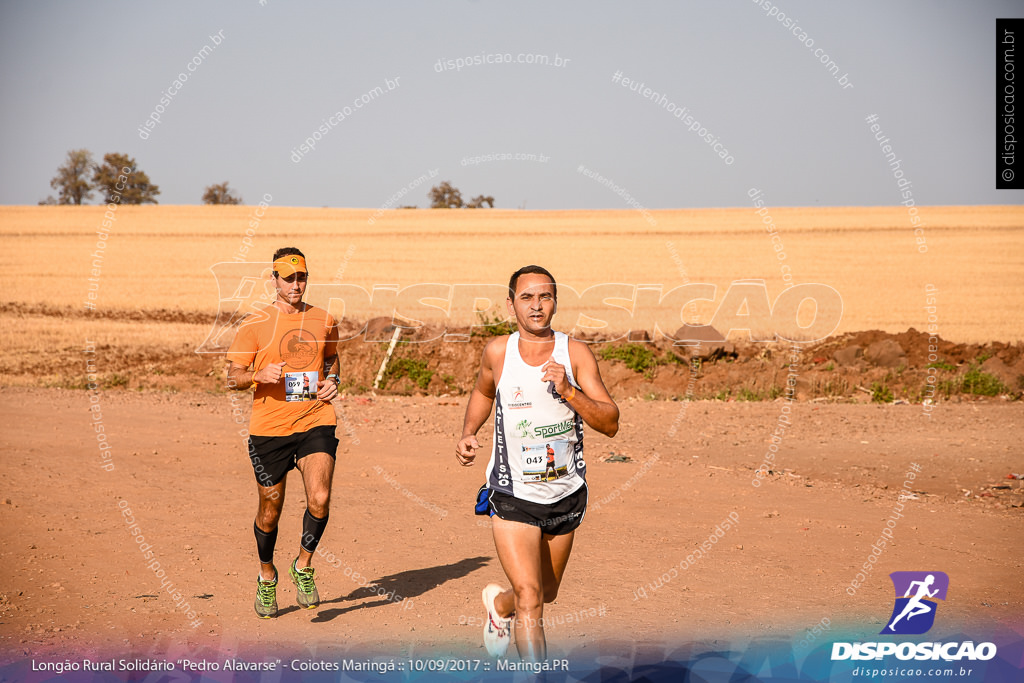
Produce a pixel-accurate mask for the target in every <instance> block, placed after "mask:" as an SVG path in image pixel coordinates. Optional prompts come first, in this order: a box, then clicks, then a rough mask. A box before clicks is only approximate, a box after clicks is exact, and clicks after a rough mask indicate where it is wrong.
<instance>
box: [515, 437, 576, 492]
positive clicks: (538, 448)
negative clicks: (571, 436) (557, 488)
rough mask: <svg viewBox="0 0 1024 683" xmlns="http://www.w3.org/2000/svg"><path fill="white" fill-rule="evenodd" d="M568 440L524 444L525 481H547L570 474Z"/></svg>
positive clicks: (522, 455) (522, 454)
mask: <svg viewBox="0 0 1024 683" xmlns="http://www.w3.org/2000/svg"><path fill="white" fill-rule="evenodd" d="M569 449H570V443H569V442H568V441H551V442H548V443H541V444H534V445H531V446H523V447H522V453H521V457H522V459H523V482H527V483H528V482H546V481H554V480H555V479H560V478H561V477H564V476H566V475H568V474H569V469H568V463H569Z"/></svg>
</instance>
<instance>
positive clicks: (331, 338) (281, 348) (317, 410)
mask: <svg viewBox="0 0 1024 683" xmlns="http://www.w3.org/2000/svg"><path fill="white" fill-rule="evenodd" d="M337 348H338V328H337V323H336V322H335V320H334V318H333V317H331V315H330V314H329V313H328V312H327V311H325V310H324V309H322V308H317V307H315V306H309V305H307V307H306V310H305V311H303V312H301V313H290V314H289V313H282V312H281V311H280V309H278V308H277V306H274V305H270V306H267V307H266V308H264V309H263V310H261V311H259V312H258V313H255V314H253V315H251V316H249V317H248V318H246V319H245V320H243V321H242V324H241V325H239V327H238V334H236V335H235V339H234V341H232V342H231V348H230V349H228V355H227V358H228V360H229V361H231V362H233V363H238V364H239V365H241V366H243V367H246V368H248V367H249V366H250V365H252V367H253V369H254V370H256V371H259V370H262V369H263V368H265V367H266V366H268V365H270V364H271V363H281V362H284V363H286V365H285V366H284V367H283V368H282V369H281V379H280V381H279V382H278V383H277V384H257V385H256V391H255V392H254V393H253V403H252V419H251V420H250V421H249V433H250V434H253V435H254V436H288V435H290V434H295V433H296V432H305V431H309V430H310V429H312V428H313V427H320V426H323V425H336V424H338V419H337V417H335V415H334V407H333V406H332V405H331V404H330V403H324V402H323V401H319V400H316V399H315V398H314V399H313V400H308V401H306V400H291V401H286V400H285V383H286V373H299V372H317V373H318V375H317V380H322V379H324V378H325V376H324V358H325V357H326V358H330V357H331V356H333V355H335V354H337V352H338V351H337ZM296 377H298V376H296ZM304 377H308V375H305V376H304ZM300 381H301V380H300ZM309 388H310V390H311V391H313V392H316V385H315V384H313V383H311V384H310V387H309Z"/></svg>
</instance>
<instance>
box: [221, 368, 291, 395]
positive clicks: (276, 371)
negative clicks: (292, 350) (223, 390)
mask: <svg viewBox="0 0 1024 683" xmlns="http://www.w3.org/2000/svg"><path fill="white" fill-rule="evenodd" d="M284 366H285V364H284V363H283V362H282V363H271V364H270V365H268V366H267V367H265V368H263V369H262V370H249V369H248V368H246V367H243V366H241V365H240V364H238V363H236V362H234V361H231V364H230V365H228V388H229V389H234V390H235V391H244V390H246V389H249V388H250V387H251V386H252V383H253V382H259V383H260V384H277V382H278V381H279V380H280V379H281V369H282V368H283V367H284Z"/></svg>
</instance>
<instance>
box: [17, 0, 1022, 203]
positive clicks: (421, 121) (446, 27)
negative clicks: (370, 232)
mask: <svg viewBox="0 0 1024 683" xmlns="http://www.w3.org/2000/svg"><path fill="white" fill-rule="evenodd" d="M1019 10H1020V6H1019V5H1018V4H1016V3H1013V2H972V3H966V2H953V1H951V0H945V1H943V0H933V1H931V2H923V1H920V0H914V1H910V2H901V3H889V2H880V1H874V0H872V1H867V2H856V3H853V2H846V3H836V2H806V1H798V0H791V1H785V2H780V3H777V4H776V3H768V2H766V1H765V0H731V1H729V2H715V3H711V2H640V3H628V4H627V3H611V2H559V3H547V2H516V3H512V2H508V3H498V2H484V1H483V0H477V1H476V2H430V3H412V2H407V3H397V2H396V3H369V2H359V3H348V2H346V3H340V2H339V3H328V2H285V1H284V0H265V2H263V3H262V4H261V3H260V2H259V0H252V1H250V2H244V3H239V2H226V3H200V2H177V3H164V4H155V3H134V2H133V3H129V2H97V3H73V2H47V3H14V2H5V3H3V4H2V5H0V55H2V57H0V64H2V72H0V88H2V92H3V93H4V96H3V98H2V100H0V131H2V133H0V135H2V140H0V144H2V148H3V150H4V154H3V162H2V163H3V164H4V178H5V182H4V183H3V185H2V186H0V203H3V204H35V203H36V202H37V201H39V200H40V199H42V198H44V197H45V196H46V195H48V194H55V192H54V191H53V190H52V189H51V188H50V187H49V180H50V178H51V177H52V176H53V175H54V172H55V170H56V168H57V166H58V165H60V164H61V163H62V161H63V160H64V157H65V155H66V153H67V151H68V150H69V149H72V148H80V147H84V148H87V149H89V150H91V151H92V152H93V154H94V156H95V157H97V158H99V157H101V156H102V154H103V153H105V152H112V151H117V152H124V153H127V154H129V155H131V156H133V157H134V158H135V159H136V160H137V162H138V164H139V166H140V168H141V169H142V170H144V171H146V172H147V173H148V174H149V176H150V178H151V180H152V181H153V182H155V183H157V184H158V185H159V186H160V188H161V190H162V194H161V195H160V196H159V200H160V202H161V203H163V204H198V203H199V202H200V197H201V195H202V191H203V188H204V187H205V186H206V185H209V184H211V183H215V182H221V181H224V180H227V181H229V182H230V184H231V186H232V187H234V188H236V189H237V190H238V191H239V192H240V194H241V195H242V196H243V198H244V199H245V201H246V203H256V202H257V201H259V198H260V196H262V195H264V194H270V195H272V196H273V200H274V201H273V203H274V204H275V205H277V206H289V205H290V206H332V207H362V208H374V207H379V206H381V205H383V204H384V203H385V202H387V200H388V198H389V197H391V196H392V195H393V194H395V192H397V191H399V190H401V189H402V188H403V187H406V186H408V185H409V184H410V182H413V181H414V180H415V179H416V178H418V177H419V176H421V175H423V174H425V173H428V172H429V171H436V172H437V176H436V180H442V179H444V180H450V181H451V182H452V183H453V184H455V185H456V186H457V187H459V188H460V189H461V190H462V192H463V195H464V196H465V197H470V196H474V195H477V194H488V195H492V196H493V197H494V198H495V204H496V207H499V208H517V207H525V208H526V209H575V208H587V209H601V208H626V205H625V203H624V200H623V199H622V197H621V196H619V195H618V194H616V193H615V192H613V191H611V190H610V189H609V188H608V187H606V186H604V185H602V184H600V183H598V182H596V181H595V180H594V179H592V178H590V177H587V176H586V175H584V174H582V173H580V172H579V170H578V169H579V168H580V166H581V165H582V166H584V167H585V168H587V169H589V170H590V171H593V172H596V173H598V174H600V175H601V176H603V177H605V178H608V179H610V180H612V181H614V183H615V184H616V185H617V186H619V187H621V188H623V189H624V190H625V191H628V193H629V194H630V195H632V197H634V198H635V200H636V201H637V202H638V203H640V204H642V205H643V206H645V207H648V208H652V209H662V208H691V207H729V206H749V201H750V200H749V198H748V197H747V190H748V189H750V188H752V187H757V188H760V189H763V190H764V191H765V193H766V194H767V195H768V196H769V198H770V202H771V203H772V204H774V205H795V206H818V205H821V206H825V205H843V206H874V205H892V204H896V203H897V202H898V201H899V200H900V194H899V191H898V188H897V187H896V183H895V180H894V177H893V174H892V172H891V170H890V169H889V167H888V165H887V163H886V161H885V158H884V156H883V154H882V152H881V151H880V148H879V145H878V143H877V142H876V141H875V139H874V133H872V131H871V130H870V129H869V126H868V124H867V123H866V121H865V118H866V117H867V116H869V115H875V116H877V117H878V118H877V120H876V123H877V124H878V125H879V126H880V129H881V130H882V131H883V132H884V134H885V136H886V137H888V138H889V139H890V144H891V146H892V149H893V151H895V153H896V154H897V156H898V157H899V159H900V160H901V162H902V163H901V168H902V170H903V171H904V173H905V175H906V177H907V178H909V179H911V180H912V181H913V191H914V197H915V199H916V201H917V202H918V203H919V204H1018V203H1021V200H1022V194H1021V192H1020V191H1007V190H1004V191H997V190H995V189H994V186H995V170H994V167H995V164H994V161H993V154H994V152H993V150H994V144H995V143H994V128H995V116H994V113H995V102H994V95H993V89H994V84H995V46H994V34H995V19H996V18H997V17H1009V16H1014V14H1019ZM783 15H784V17H785V18H784V19H783V20H781V21H780V16H783ZM218 32H220V36H222V39H221V40H220V44H218V45H216V46H215V47H214V45H213V43H214V42H215V41H214V39H213V36H215V35H217V34H218ZM204 46H209V47H210V48H211V49H209V50H207V51H206V52H205V54H204V55H202V56H199V55H200V53H201V51H203V49H204ZM815 50H819V52H818V53H817V54H815V52H814V51H815ZM527 55H530V57H527ZM532 55H546V56H547V59H548V60H549V62H554V61H556V58H557V59H558V60H561V61H562V65H560V66H554V65H553V64H550V63H549V64H548V65H541V64H538V63H536V62H537V61H538V60H537V59H536V58H534V57H532ZM821 57H824V58H825V59H827V60H831V61H832V62H833V63H834V64H835V65H836V67H837V69H838V70H837V72H836V73H835V74H833V73H830V72H829V69H828V66H827V65H826V64H823V63H822V62H821ZM194 58H195V59H198V63H194V66H193V68H194V71H191V72H188V73H187V75H188V79H187V81H185V82H184V83H182V84H180V86H175V85H174V81H175V80H176V78H177V74H179V73H182V72H186V69H187V65H188V64H189V63H190V62H192V60H193V59H194ZM475 58H479V61H480V62H481V63H479V64H470V65H469V66H465V67H462V66H460V64H459V62H457V60H461V61H462V62H471V61H473V60H474V59H475ZM507 58H511V59H512V60H513V61H512V63H506V62H505V61H504V60H505V59H507ZM531 59H532V60H533V61H534V63H527V60H531ZM448 60H451V61H450V62H449V61H448ZM566 60H568V61H566ZM488 61H490V63H487V62H488ZM449 65H451V68H449ZM616 73H620V74H621V76H622V77H623V78H627V79H631V80H633V81H635V82H639V83H642V84H643V87H646V88H650V89H651V90H652V91H656V92H658V93H659V97H658V99H660V95H661V94H664V95H665V97H666V99H665V100H664V101H661V103H660V104H659V102H658V101H657V99H654V98H653V97H645V96H644V95H643V91H642V90H640V88H638V90H640V92H634V91H631V90H630V89H629V88H628V87H624V86H623V84H622V83H623V81H622V80H620V81H619V82H614V81H613V80H612V79H613V75H614V74H616ZM843 77H845V81H844V82H843V83H841V82H840V80H837V79H839V78H843ZM389 83H391V84H394V87H393V88H392V89H391V90H387V85H388V84H389ZM846 84H850V85H847V86H846V87H844V85H846ZM378 86H379V87H380V88H381V90H380V91H379V92H378V93H377V94H375V95H374V94H373V90H374V89H375V88H377V87H378ZM174 88H178V89H177V92H174V93H173V97H170V98H169V100H168V102H167V103H166V104H165V105H164V106H163V107H162V110H163V111H162V113H159V114H158V116H159V117H160V121H159V123H156V124H155V125H153V123H152V121H151V125H153V127H152V128H151V129H150V130H148V131H146V132H147V133H148V137H147V138H146V139H142V138H141V137H140V134H139V128H140V126H144V124H145V122H146V121H147V119H149V117H150V116H151V114H152V113H153V112H154V111H155V110H156V108H157V106H158V105H160V104H161V97H162V96H164V95H165V94H166V93H167V91H168V90H169V89H174ZM364 95H366V96H367V99H365V100H364V99H362V98H363V96H364ZM357 101H359V102H360V103H361V106H354V103H356V102H357ZM669 105H674V106H675V108H674V109H672V108H671V107H670V106H669ZM346 107H348V108H349V109H348V110H346V109H345V108H346ZM684 109H685V112H683V110H684ZM677 110H678V112H679V113H680V114H681V115H688V116H691V117H693V118H692V121H695V122H697V123H698V124H699V127H700V129H703V130H696V131H691V130H690V129H689V128H690V127H691V126H692V122H691V121H688V120H687V121H684V120H683V119H681V118H677V116H676V115H675V113H676V112H677ZM337 112H342V113H343V114H345V116H344V118H343V120H339V118H340V117H338V116H337V115H336V113H337ZM332 116H334V117H335V118H334V119H333V120H332V119H331V117H332ZM320 126H326V131H327V132H326V133H320V134H319V139H318V140H314V143H315V148H314V149H312V150H311V151H309V152H308V153H306V154H303V155H302V156H301V157H300V158H299V160H298V163H296V161H295V160H294V159H295V158H296V157H295V155H294V154H293V151H294V150H296V149H297V148H299V146H300V145H301V144H303V141H304V140H306V138H309V137H312V136H314V135H315V134H316V132H317V130H318V128H319V127H320ZM321 130H323V129H321ZM700 135H704V137H701V136H700ZM713 145H717V146H714V147H713ZM722 150H727V152H728V155H729V157H731V162H730V163H728V164H727V163H725V161H723V160H722V159H721V158H720V155H719V153H720V152H721V151H722ZM517 153H518V154H520V155H527V156H529V155H533V156H532V158H527V159H516V158H515V155H516V154H517ZM487 155H492V156H491V158H490V160H486V157H487ZM475 157H484V158H485V160H484V161H482V163H476V164H473V163H470V161H471V160H472V159H473V158H475ZM503 157H508V158H503ZM432 182H435V181H432ZM430 184H431V183H428V184H427V185H425V186H420V187H417V189H416V190H415V191H414V192H410V193H409V195H408V196H406V197H405V198H403V200H402V202H401V203H407V204H417V205H419V206H426V205H427V204H428V200H427V197H426V191H427V189H429V185H430ZM96 201H97V199H96V198H94V199H93V202H96Z"/></svg>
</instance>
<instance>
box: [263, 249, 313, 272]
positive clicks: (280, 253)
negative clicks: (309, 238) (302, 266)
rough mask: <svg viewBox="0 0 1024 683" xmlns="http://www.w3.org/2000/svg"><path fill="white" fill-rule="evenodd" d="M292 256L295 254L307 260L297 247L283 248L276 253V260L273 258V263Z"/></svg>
mask: <svg viewBox="0 0 1024 683" xmlns="http://www.w3.org/2000/svg"><path fill="white" fill-rule="evenodd" d="M290 254H295V255H296V256H301V257H302V258H306V255H305V254H303V253H302V252H301V251H299V250H298V249H297V248H295V247H281V248H280V249H278V250H277V251H275V252H274V258H272V259H271V261H277V259H279V258H281V257H282V256H288V255H290ZM274 277H277V271H276V270H275V271H274Z"/></svg>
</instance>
